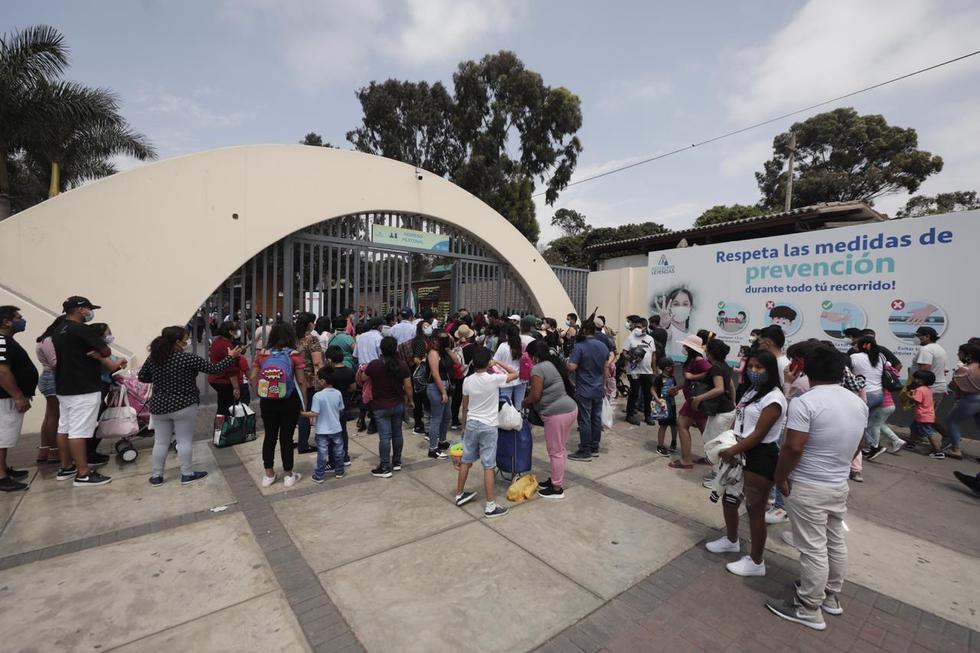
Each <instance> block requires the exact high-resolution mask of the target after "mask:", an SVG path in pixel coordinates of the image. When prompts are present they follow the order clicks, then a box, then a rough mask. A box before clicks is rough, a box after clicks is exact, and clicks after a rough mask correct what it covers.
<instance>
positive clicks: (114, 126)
mask: <svg viewBox="0 0 980 653" xmlns="http://www.w3.org/2000/svg"><path fill="white" fill-rule="evenodd" d="M33 95H34V100H35V102H36V103H37V105H38V106H39V107H43V112H44V115H45V119H44V120H39V121H37V122H36V123H35V124H34V127H33V128H32V129H30V130H29V131H28V133H27V135H26V137H25V143H24V147H25V149H26V151H27V155H28V157H29V158H30V159H32V160H33V161H34V162H36V163H37V165H38V167H40V168H47V169H49V170H50V171H51V172H50V176H49V178H48V182H49V183H48V197H49V198H51V197H54V196H55V195H57V194H58V193H60V192H61V191H62V190H65V189H67V188H71V187H73V186H77V185H78V184H80V183H82V182H83V181H87V180H90V179H97V178H99V177H104V176H107V175H111V174H113V173H114V172H115V171H116V170H115V167H114V166H113V165H112V162H111V160H110V159H111V158H112V157H113V156H115V155H117V154H127V155H129V156H132V157H135V158H137V159H139V160H141V161H145V160H147V159H154V158H156V151H155V150H154V149H153V146H152V145H151V144H150V142H149V141H148V140H147V138H146V137H145V136H144V135H142V134H140V133H137V132H134V131H133V130H132V129H130V127H129V125H128V124H127V123H126V121H125V119H123V117H122V116H121V115H120V114H119V100H118V99H117V98H116V96H115V94H113V93H112V92H111V91H108V90H106V89H100V88H88V87H86V86H83V85H81V84H76V83H74V82H55V83H49V82H42V83H41V84H39V85H38V86H37V88H36V89H35V92H34V94H33Z"/></svg>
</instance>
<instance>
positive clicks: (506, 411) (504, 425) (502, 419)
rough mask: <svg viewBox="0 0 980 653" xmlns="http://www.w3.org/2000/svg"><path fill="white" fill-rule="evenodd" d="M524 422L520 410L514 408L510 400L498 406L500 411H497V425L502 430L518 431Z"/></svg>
mask: <svg viewBox="0 0 980 653" xmlns="http://www.w3.org/2000/svg"><path fill="white" fill-rule="evenodd" d="M523 424H524V416H523V415H521V411H519V410H517V409H516V408H514V405H513V404H511V403H510V402H507V403H505V404H504V405H503V406H501V407H500V412H499V413H497V426H498V427H499V428H501V429H503V430H504V431H518V430H520V428H521V426H522V425H523Z"/></svg>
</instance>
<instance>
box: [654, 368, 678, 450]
mask: <svg viewBox="0 0 980 653" xmlns="http://www.w3.org/2000/svg"><path fill="white" fill-rule="evenodd" d="M657 367H658V368H660V374H659V375H658V376H657V378H656V379H654V380H653V390H654V392H655V393H656V394H657V396H658V397H660V398H661V399H662V400H663V401H664V402H666V404H667V406H666V413H667V415H666V416H663V415H661V416H660V417H659V419H657V423H658V424H659V425H660V426H659V428H658V429H657V453H659V454H660V455H661V456H669V455H670V454H671V452H673V451H675V450H676V449H677V405H676V403H675V400H674V395H676V394H677V391H678V390H679V388H678V387H677V381H675V380H674V361H672V360H671V359H670V358H669V357H667V356H664V357H663V358H661V359H660V360H659V361H657ZM667 427H670V449H667V447H665V446H664V440H665V438H666V435H667Z"/></svg>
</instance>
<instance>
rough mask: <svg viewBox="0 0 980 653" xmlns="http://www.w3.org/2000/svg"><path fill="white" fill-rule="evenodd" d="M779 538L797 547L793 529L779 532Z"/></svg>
mask: <svg viewBox="0 0 980 653" xmlns="http://www.w3.org/2000/svg"><path fill="white" fill-rule="evenodd" d="M779 538H780V539H781V540H782V541H783V543H785V544H787V545H789V546H791V547H793V548H794V549H795V548H796V544H794V543H793V531H783V532H782V533H780V534H779Z"/></svg>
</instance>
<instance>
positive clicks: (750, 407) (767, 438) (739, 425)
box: [734, 388, 786, 444]
mask: <svg viewBox="0 0 980 653" xmlns="http://www.w3.org/2000/svg"><path fill="white" fill-rule="evenodd" d="M754 396H755V390H749V391H747V392H746V393H745V394H744V395H742V400H741V401H739V402H738V406H736V407H735V428H734V431H735V435H737V436H739V437H740V438H747V437H749V436H750V435H752V431H754V430H755V426H756V424H758V423H759V417H760V416H761V415H762V411H763V409H764V408H765V407H766V406H770V405H772V404H776V405H778V406H779V408H780V411H779V419H777V420H776V421H775V423H773V425H772V426H771V427H770V428H769V432H768V433H766V434H765V435H764V436H763V437H762V442H761V444H767V443H769V442H779V436H780V434H781V433H782V432H783V424H785V423H786V397H785V395H783V391H782V390H780V389H779V388H773V389H772V390H770V391H769V392H768V393H767V394H766V396H765V397H763V398H762V399H760V400H759V401H753V402H752V403H747V402H749V401H751V400H752V398H753V397H754Z"/></svg>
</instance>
